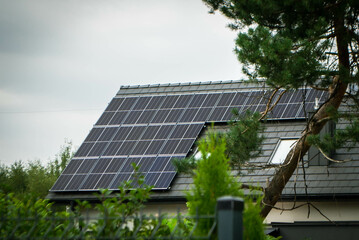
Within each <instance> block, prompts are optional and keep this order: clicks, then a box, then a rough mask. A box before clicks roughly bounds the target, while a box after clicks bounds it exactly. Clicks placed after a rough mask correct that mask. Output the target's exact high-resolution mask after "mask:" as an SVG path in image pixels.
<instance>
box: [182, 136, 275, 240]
mask: <svg viewBox="0 0 359 240" xmlns="http://www.w3.org/2000/svg"><path fill="white" fill-rule="evenodd" d="M199 150H200V152H201V158H200V159H199V160H198V162H197V168H196V170H195V171H194V176H193V187H192V189H191V190H190V191H189V192H187V206H188V213H189V214H190V215H191V216H193V217H196V216H203V215H207V216H209V215H213V214H214V213H215V208H216V203H217V198H219V197H222V196H228V195H230V196H236V197H242V198H244V200H245V210H244V212H243V228H244V239H248V240H249V239H259V240H260V239H271V237H268V236H266V235H265V233H264V224H263V218H262V217H261V216H260V211H261V199H262V196H258V195H253V196H245V195H244V193H243V191H242V190H241V189H240V183H239V182H238V181H237V179H236V178H235V177H234V176H233V175H232V174H231V167H230V164H229V159H228V158H227V155H226V139H225V138H224V136H223V135H222V136H221V135H218V134H216V133H215V132H214V133H210V134H209V135H208V136H207V138H205V139H202V140H201V141H200V143H199ZM253 197H255V198H256V199H257V200H256V201H254V198H253ZM212 225H213V219H199V220H198V222H197V224H196V227H195V232H196V233H197V234H199V235H207V234H208V232H209V231H210V229H211V228H212ZM213 238H215V234H214V235H213ZM272 239H275V238H272ZM278 239H279V238H278Z"/></svg>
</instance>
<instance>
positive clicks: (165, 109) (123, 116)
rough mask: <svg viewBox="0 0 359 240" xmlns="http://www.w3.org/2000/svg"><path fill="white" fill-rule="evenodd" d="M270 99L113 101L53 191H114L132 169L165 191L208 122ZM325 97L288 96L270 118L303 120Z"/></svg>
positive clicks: (264, 95)
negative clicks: (176, 165) (177, 160)
mask: <svg viewBox="0 0 359 240" xmlns="http://www.w3.org/2000/svg"><path fill="white" fill-rule="evenodd" d="M280 93H282V91H279V92H278V94H277V95H276V97H278V95H279V94H280ZM270 96H271V92H269V91H267V92H266V91H242V92H234V91H233V92H214V93H190V94H177V95H175V94H172V95H171V94H169V95H146V96H140V95H139V96H128V97H115V98H114V99H112V101H111V102H110V103H109V105H108V106H107V108H106V110H105V112H104V113H103V114H102V115H101V117H100V118H99V120H98V121H97V122H96V124H95V126H94V127H93V129H92V130H91V131H90V133H89V134H88V136H87V137H86V139H85V141H84V142H83V144H82V145H81V146H80V148H79V149H78V151H77V152H76V154H75V156H74V158H73V159H72V160H71V161H70V163H69V164H68V166H67V167H66V168H65V170H64V171H63V173H62V174H61V176H60V177H59V178H58V180H57V181H56V183H55V184H54V186H53V187H52V189H51V191H54V192H57V191H89V190H91V191H94V190H97V189H99V188H109V189H112V190H115V189H117V187H118V186H119V185H120V184H121V183H122V182H123V181H126V180H133V179H134V177H135V175H134V171H133V167H132V164H133V163H134V164H137V165H138V166H139V171H140V173H141V174H143V175H144V177H145V182H146V183H147V184H150V185H153V186H154V189H155V190H156V189H168V188H169V186H170V184H171V182H172V180H173V178H174V177H175V175H176V170H175V168H174V166H173V164H172V161H173V159H175V158H184V157H186V156H187V155H188V153H189V152H190V151H191V148H192V146H193V145H194V142H195V141H196V139H197V138H198V135H199V133H200V131H201V129H202V128H203V127H204V124H205V123H206V122H228V121H229V120H231V119H232V117H233V114H232V111H233V108H235V109H237V110H238V111H239V112H240V113H243V112H245V111H246V110H251V111H264V110H265V108H266V104H267V101H268V99H269V97H270ZM303 97H305V105H303ZM326 97H327V95H326V94H325V93H323V92H319V91H316V90H312V89H307V90H298V91H288V92H287V93H285V94H284V95H283V96H282V98H281V99H280V100H279V101H278V105H277V106H276V107H275V108H274V109H273V111H272V112H271V113H269V115H268V118H269V119H300V118H304V117H305V115H306V112H305V111H308V109H310V108H313V106H314V101H315V98H319V101H320V102H323V101H324V99H325V98H326ZM276 100H277V99H275V98H274V99H273V101H274V102H275V101H276Z"/></svg>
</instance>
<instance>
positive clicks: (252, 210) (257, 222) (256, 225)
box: [243, 197, 266, 240]
mask: <svg viewBox="0 0 359 240" xmlns="http://www.w3.org/2000/svg"><path fill="white" fill-rule="evenodd" d="M261 199H262V198H260V197H259V198H258V199H257V201H256V202H255V201H254V199H252V198H250V197H248V198H247V199H246V201H245V208H244V211H243V227H244V231H243V239H245V240H251V239H257V240H265V239H266V235H265V233H264V224H263V218H261V216H260V212H261V208H260V200H261Z"/></svg>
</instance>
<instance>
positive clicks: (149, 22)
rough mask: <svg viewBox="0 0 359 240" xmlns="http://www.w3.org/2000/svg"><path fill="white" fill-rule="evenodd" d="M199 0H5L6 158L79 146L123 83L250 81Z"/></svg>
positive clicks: (220, 25) (1, 84) (1, 126)
mask: <svg viewBox="0 0 359 240" xmlns="http://www.w3.org/2000/svg"><path fill="white" fill-rule="evenodd" d="M228 22H229V21H228V20H227V19H225V18H224V17H223V16H221V15H219V14H216V15H212V14H208V9H207V7H206V6H205V5H204V4H203V3H202V2H201V0H31V1H28V0H0V163H1V164H7V165H9V164H11V163H13V162H15V161H16V160H22V161H24V162H27V161H28V160H35V159H40V160H41V161H43V162H46V161H48V160H50V159H54V157H55V156H56V154H57V153H58V152H59V150H60V147H61V145H63V144H64V142H65V139H68V140H71V141H72V142H73V144H74V146H75V147H79V145H80V144H81V142H82V141H83V140H84V138H85V137H86V135H87V134H88V132H89V131H90V130H91V128H92V125H93V124H94V123H95V122H96V121H97V119H98V118H99V117H100V115H101V113H102V111H103V110H104V109H105V108H106V106H107V104H108V103H109V102H110V100H111V99H112V98H113V97H114V96H115V94H116V92H117V91H118V90H119V88H120V86H121V85H138V84H158V83H175V82H191V81H196V82H198V81H216V80H236V79H240V78H243V76H242V75H241V67H240V65H239V63H238V62H237V60H236V56H235V55H234V53H233V48H234V39H235V37H236V33H235V32H232V31H231V30H230V29H228V28H227V27H226V25H227V24H228Z"/></svg>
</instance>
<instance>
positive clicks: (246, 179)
mask: <svg viewBox="0 0 359 240" xmlns="http://www.w3.org/2000/svg"><path fill="white" fill-rule="evenodd" d="M263 87H265V86H264V83H261V84H253V83H248V82H244V81H219V82H201V83H179V84H158V85H141V86H121V88H120V90H119V92H118V94H117V96H119V97H120V96H123V97H124V96H125V97H127V96H145V95H157V94H159V95H167V94H188V93H206V92H211V93H212V92H232V91H243V92H245V91H256V90H261V89H263ZM221 126H222V127H223V124H222V125H220V126H218V127H217V128H219V130H220V128H221ZM344 126H345V124H338V125H337V127H344ZM304 127H305V120H303V119H302V120H300V119H286V120H283V119H281V120H275V121H268V122H266V123H265V130H264V132H263V134H264V136H265V140H264V143H263V154H262V155H261V156H260V157H258V158H256V159H253V160H252V162H253V163H267V162H268V161H269V159H270V156H271V155H272V153H273V151H274V149H275V147H276V145H277V143H278V141H279V139H280V138H284V137H299V136H300V135H301V132H302V131H303V129H304ZM222 130H225V129H222ZM333 158H334V159H337V160H344V159H348V158H350V159H352V161H349V162H345V163H333V162H331V163H329V164H328V166H309V164H308V157H307V155H306V156H305V159H304V160H305V167H304V170H305V176H306V180H307V186H308V188H307V192H308V194H309V195H311V196H326V197H327V196H333V195H336V196H339V195H358V196H359V147H358V148H353V149H351V150H350V151H349V150H348V149H339V150H337V151H336V154H335V155H334V156H333ZM274 172H275V169H266V170H254V171H246V170H243V171H242V174H241V175H240V181H242V182H243V183H248V184H254V185H261V186H263V187H265V185H266V183H267V182H268V181H270V180H271V178H272V177H273V174H274ZM303 176H304V175H303V169H302V168H301V167H300V168H298V173H297V174H296V175H293V176H292V178H291V180H290V181H289V183H288V184H287V186H286V187H285V189H284V191H283V197H293V196H294V193H295V192H296V194H297V195H299V196H300V195H304V194H305V188H304V179H303ZM295 179H296V181H295ZM191 183H192V178H191V177H190V176H188V175H184V174H177V176H176V177H175V179H174V181H173V182H172V184H171V188H170V189H169V190H164V191H155V192H153V194H152V199H153V200H154V201H157V200H158V201H166V200H176V199H182V200H183V199H184V196H185V193H184V191H185V190H188V189H189V188H190V186H191ZM294 185H295V186H296V187H295V189H294ZM48 197H49V198H50V199H53V200H58V201H68V200H71V199H80V198H81V199H95V198H94V197H93V196H92V194H91V193H86V192H82V193H72V192H69V193H50V194H49V196H48Z"/></svg>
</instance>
